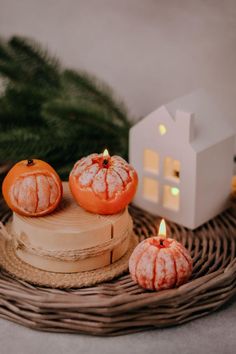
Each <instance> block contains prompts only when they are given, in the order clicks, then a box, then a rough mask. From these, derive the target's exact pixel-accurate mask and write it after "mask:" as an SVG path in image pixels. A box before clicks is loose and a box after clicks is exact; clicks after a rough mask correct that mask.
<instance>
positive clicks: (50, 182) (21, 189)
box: [2, 159, 62, 216]
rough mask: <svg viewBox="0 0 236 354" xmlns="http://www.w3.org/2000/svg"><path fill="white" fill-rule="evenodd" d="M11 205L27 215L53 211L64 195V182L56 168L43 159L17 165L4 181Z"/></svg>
mask: <svg viewBox="0 0 236 354" xmlns="http://www.w3.org/2000/svg"><path fill="white" fill-rule="evenodd" d="M2 193H3V197H4V199H5V201H6V203H7V204H8V206H9V208H11V209H12V210H13V211H15V212H16V213H18V214H21V215H25V216H42V215H45V214H49V213H51V212H52V211H53V210H54V209H55V208H56V207H57V205H58V204H59V202H60V200H61V198H62V183H61V180H60V177H59V176H58V174H57V173H56V171H55V170H54V169H53V168H52V167H51V166H50V165H49V164H48V163H46V162H44V161H41V160H36V159H34V160H23V161H20V162H18V163H17V164H15V165H14V166H13V167H12V169H11V170H10V171H9V172H8V174H7V175H6V177H5V179H4V181H3V184H2Z"/></svg>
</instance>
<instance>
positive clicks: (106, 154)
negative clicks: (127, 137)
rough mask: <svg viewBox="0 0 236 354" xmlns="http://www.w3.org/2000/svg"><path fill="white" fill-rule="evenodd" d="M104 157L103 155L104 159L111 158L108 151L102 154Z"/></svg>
mask: <svg viewBox="0 0 236 354" xmlns="http://www.w3.org/2000/svg"><path fill="white" fill-rule="evenodd" d="M102 155H103V157H105V158H106V157H108V156H110V155H109V152H108V150H107V149H105V150H104V151H103V154H102Z"/></svg>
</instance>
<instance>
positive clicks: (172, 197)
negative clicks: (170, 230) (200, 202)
mask: <svg viewBox="0 0 236 354" xmlns="http://www.w3.org/2000/svg"><path fill="white" fill-rule="evenodd" d="M163 198H164V199H163V206H164V207H165V208H167V209H171V210H174V211H178V210H179V205H180V190H179V188H177V187H171V186H164V195H163Z"/></svg>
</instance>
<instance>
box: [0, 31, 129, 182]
mask: <svg viewBox="0 0 236 354" xmlns="http://www.w3.org/2000/svg"><path fill="white" fill-rule="evenodd" d="M0 77H1V83H2V85H1V86H2V87H3V89H2V93H1V94H0V162H1V163H3V162H12V163H14V162H16V161H18V160H21V159H27V158H32V157H35V158H40V159H43V160H46V161H47V162H49V163H50V164H52V165H53V166H54V167H55V168H56V169H57V171H58V172H59V174H60V175H61V177H62V178H67V177H68V173H69V171H70V169H71V168H72V166H73V164H74V162H75V161H76V160H78V159H79V158H81V157H82V156H85V155H87V154H90V153H93V152H101V151H102V150H103V149H104V148H105V147H108V149H109V151H110V153H111V154H119V155H122V156H123V157H125V158H127V151H128V132H129V128H130V125H131V123H130V120H129V118H128V114H127V111H126V109H125V107H124V104H123V103H122V102H120V101H119V100H117V99H116V98H115V97H114V94H113V92H112V90H111V88H110V87H109V86H108V85H106V84H105V83H104V82H102V81H101V80H98V79H97V78H96V77H94V76H91V75H89V74H88V73H85V72H80V71H76V70H69V69H63V68H62V67H61V65H60V64H59V62H58V60H57V59H56V58H54V57H52V56H50V55H49V53H48V52H47V51H46V50H45V49H43V48H42V47H41V46H40V45H39V44H38V43H37V42H35V41H33V40H31V39H28V38H22V37H17V36H14V37H12V38H10V40H9V41H5V40H0Z"/></svg>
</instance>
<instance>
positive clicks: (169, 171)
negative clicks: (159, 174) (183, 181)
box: [164, 157, 180, 182]
mask: <svg viewBox="0 0 236 354" xmlns="http://www.w3.org/2000/svg"><path fill="white" fill-rule="evenodd" d="M164 175H165V177H166V178H169V179H171V180H173V181H175V182H179V180H180V162H179V160H175V159H172V158H171V157H166V158H165V165H164Z"/></svg>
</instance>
